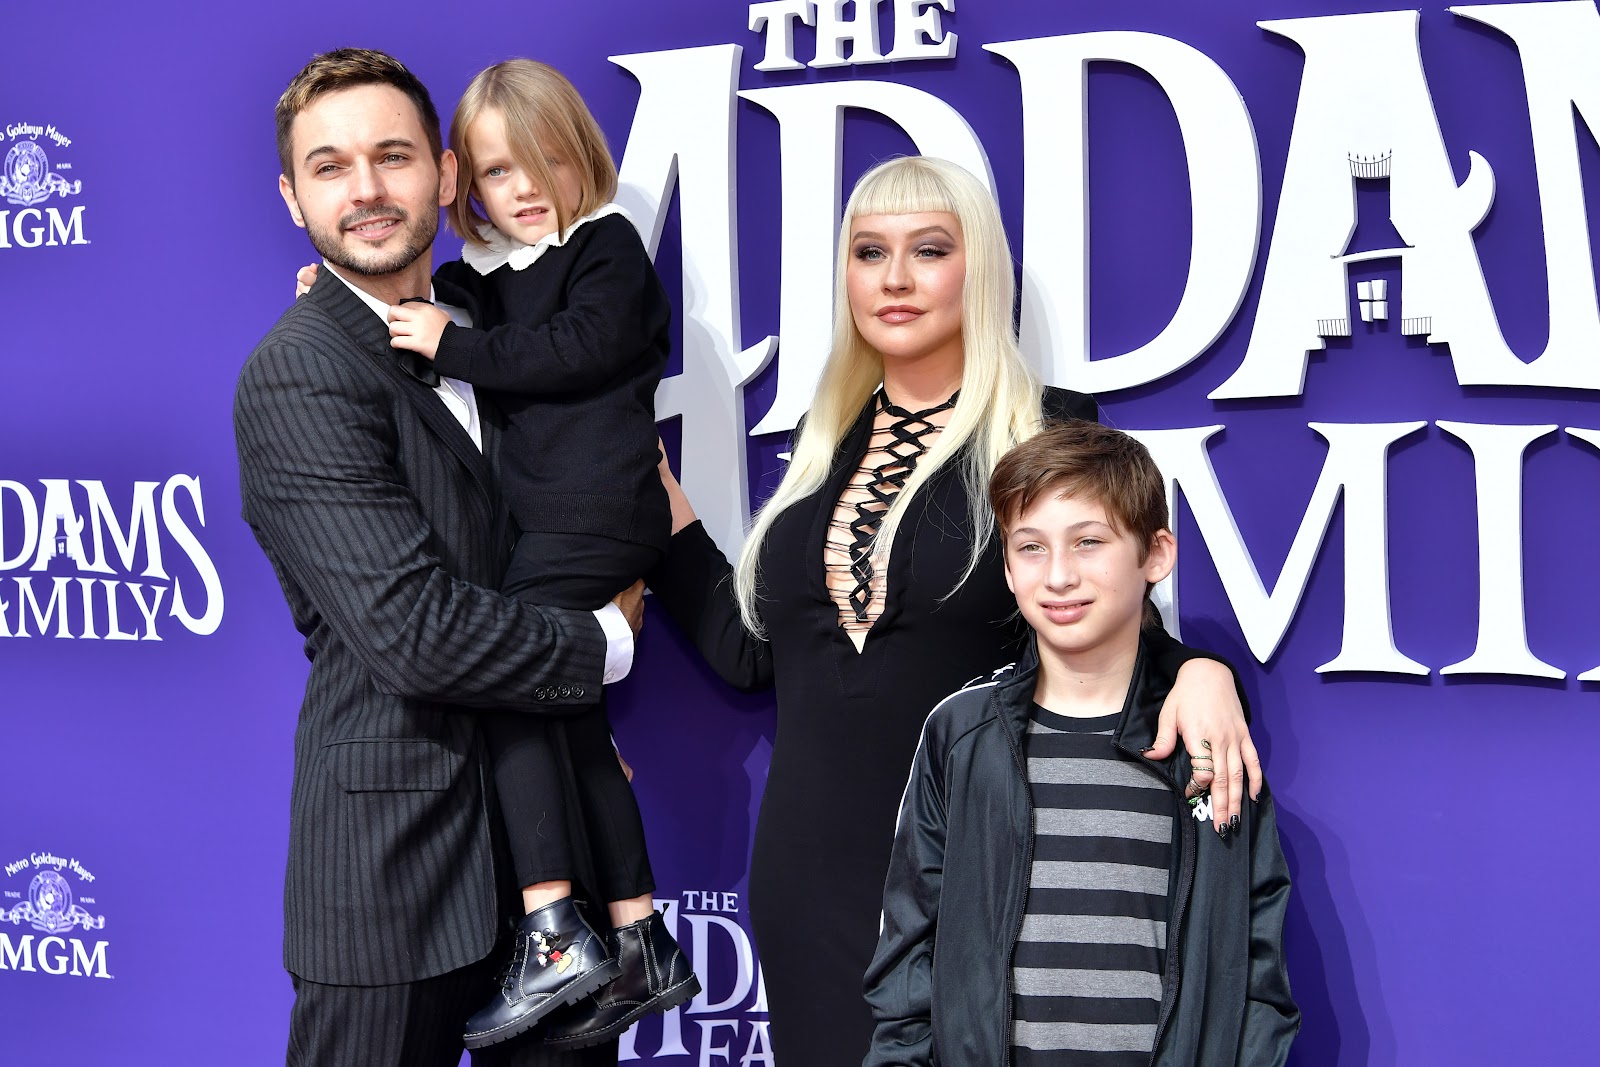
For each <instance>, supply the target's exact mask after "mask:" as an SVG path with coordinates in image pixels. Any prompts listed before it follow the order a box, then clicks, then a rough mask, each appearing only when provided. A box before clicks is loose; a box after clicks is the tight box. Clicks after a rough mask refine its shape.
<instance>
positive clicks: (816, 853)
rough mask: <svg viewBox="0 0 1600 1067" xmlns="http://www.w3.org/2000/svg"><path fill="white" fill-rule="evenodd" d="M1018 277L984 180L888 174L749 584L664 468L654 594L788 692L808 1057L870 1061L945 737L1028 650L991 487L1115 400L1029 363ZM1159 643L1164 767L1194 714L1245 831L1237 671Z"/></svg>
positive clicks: (759, 676)
mask: <svg viewBox="0 0 1600 1067" xmlns="http://www.w3.org/2000/svg"><path fill="white" fill-rule="evenodd" d="M1012 271H1013V266H1012V260H1011V254H1010V249H1009V247H1008V245H1007V242H1006V238H1005V233H1004V230H1003V229H1002V227H1001V222H1000V215H999V210H998V209H997V207H996V205H995V203H994V200H993V198H992V197H991V196H990V195H989V193H988V191H987V190H986V189H985V188H984V187H983V185H982V184H980V183H979V182H978V181H977V180H976V179H974V178H973V177H972V176H971V175H970V174H968V173H967V172H966V171H964V170H962V169H961V168H959V167H957V166H955V165H954V164H951V163H948V162H944V161H941V160H936V159H927V158H919V157H913V158H904V159H896V160H892V161H890V162H888V163H884V164H881V165H880V166H878V167H876V168H874V169H873V170H871V171H870V172H868V173H867V174H866V175H865V176H863V177H862V179H861V181H860V183H859V184H858V185H857V186H856V189H855V192H854V193H853V194H852V195H851V197H850V202H849V204H848V205H847V206H846V208H845V218H844V226H843V228H842V230H841V232H840V235H839V255H838V270H837V278H838V283H837V290H836V298H835V299H836V311H835V315H834V334H833V348H832V351H831V353H830V354H829V357H828V360H827V363H826V365H825V367H824V369H823V373H822V377H821V380H820V382H819V383H818V386H817V393H816V397H815V399H814V401H813V403H812V405H811V409H810V412H809V413H808V415H807V417H806V420H805V422H804V424H803V426H802V427H801V429H800V430H799V431H797V433H798V437H797V440H796V442H795V446H794V449H793V457H792V459H791V461H790V463H789V467H788V470H787V471H786V472H785V474H784V477H783V481H782V482H781V484H780V485H779V486H778V488H777V490H776V491H775V492H774V493H773V495H772V498H771V499H770V500H769V501H768V502H767V503H766V505H765V506H764V507H763V508H762V509H761V511H760V512H759V514H758V515H757V516H756V518H755V522H754V525H753V527H752V529H751V533H750V537H749V540H748V541H747V543H746V545H745V547H744V550H743V552H742V553H741V554H740V557H739V560H738V564H737V566H736V567H735V566H730V564H729V563H728V561H727V560H726V559H725V558H724V557H723V556H722V555H721V553H720V552H719V551H718V550H717V548H716V546H715V545H714V544H713V543H712V542H711V540H710V538H709V537H708V536H707V535H706V533H705V531H704V529H703V528H702V527H701V526H700V524H699V523H698V522H697V521H696V520H695V517H694V512H693V510H692V508H691V507H690V505H689V502H688V500H687V499H686V498H685V497H684V494H683V492H682V489H681V488H680V487H679V486H678V485H677V483H676V482H675V481H674V480H673V479H672V477H671V474H670V472H667V471H665V469H663V480H664V482H666V484H667V492H668V496H669V498H670V500H671V502H672V509H673V539H672V542H671V545H670V546H669V548H668V552H667V556H666V559H665V561H664V562H663V564H662V565H661V566H660V567H658V568H657V569H656V570H655V571H654V572H652V573H651V574H650V575H649V576H648V582H649V584H650V586H651V588H652V589H653V590H654V592H655V593H656V594H657V596H658V597H659V599H660V601H661V602H662V603H663V604H664V605H665V607H666V608H667V610H668V611H669V612H670V613H671V614H672V615H673V617H674V619H675V620H676V621H677V622H678V623H679V624H680V625H681V626H682V627H683V628H684V629H685V631H686V632H687V633H688V634H689V635H690V636H691V637H692V638H693V639H694V641H695V642H696V645H697V647H698V648H699V649H700V651H701V653H702V654H703V655H704V656H705V657H706V659H707V660H708V661H709V662H710V664H711V665H712V667H713V668H714V669H716V670H717V672H718V673H719V674H721V675H722V676H723V678H724V679H725V680H727V681H728V682H729V683H730V684H732V685H735V686H738V687H741V688H757V687H761V686H765V685H768V684H776V686H777V697H778V733H777V740H776V744H775V747H774V749H773V754H772V766H771V771H770V774H769V777H768V780H767V789H766V794H765V796H764V798H763V801H762V807H761V816H760V820H759V824H758V826H757V829H756V838H755V849H754V854H753V856H752V858H751V873H750V899H751V918H752V921H753V924H754V928H755V935H756V941H757V946H758V948H759V951H760V955H761V962H762V967H763V972H764V975H765V979H766V988H767V995H768V1001H769V1004H770V1007H771V1013H772V1016H771V1017H772V1024H773V1025H772V1037H773V1047H774V1051H775V1053H776V1054H777V1056H778V1058H779V1062H782V1063H785V1064H801V1065H809V1064H828V1065H834V1064H848V1063H859V1062H860V1060H861V1058H862V1056H864V1055H865V1053H866V1051H867V1046H868V1043H869V1041H870V1038H871V1035H872V1019H871V1016H870V1014H869V1012H868V1009H867V1006H866V1003H865V1001H864V1000H863V998H862V992H861V987H862V976H863V974H864V972H865V971H866V969H867V965H868V963H869V962H870V961H871V958H872V952H873V948H874V946H875V944H876V941H877V936H878V918H879V912H880V907H881V901H882V894H883V882H884V874H885V871H886V869H887V865H888V858H889V847H890V844H891V842H892V841H893V839H894V829H895V826H894V824H895V815H896V812H897V810H898V807H899V802H900V793H901V790H902V788H903V787H904V784H905V780H906V775H907V772H908V769H909V768H910V765H911V759H912V756H913V754H914V751H915V748H916V744H917V738H918V736H919V732H920V730H921V727H922V723H923V720H924V719H925V718H926V717H927V715H928V712H929V711H930V710H931V709H932V708H933V707H934V705H935V704H936V703H938V701H939V700H940V699H941V698H943V697H944V696H945V695H946V694H948V693H950V692H951V691H953V690H955V689H956V688H958V687H959V686H961V685H962V684H963V683H965V682H967V681H969V680H971V679H972V678H973V677H975V676H976V675H978V674H980V673H983V672H987V671H990V670H993V669H995V668H997V667H999V666H1001V665H1002V664H1004V663H1005V662H1007V660H1009V659H1011V658H1013V655H1014V653H1015V651H1016V648H1017V645H1016V642H1017V641H1018V640H1019V639H1020V637H1021V635H1022V632H1023V631H1022V629H1020V628H1019V624H1018V622H1017V620H1016V618H1015V615H1016V612H1015V608H1016V602H1015V600H1014V599H1012V597H1011V596H1010V594H1009V593H1008V591H1007V589H1006V585H1005V581H1004V580H1003V577H1002V571H1001V557H1000V551H999V545H998V541H997V538H996V537H995V535H994V516H993V515H992V514H991V513H990V510H989V505H988V495H987V485H988V480H989V473H990V471H991V470H992V469H993V467H994V465H995V463H996V462H998V461H999V459H1000V457H1001V456H1002V455H1004V454H1005V452H1006V451H1008V450H1009V449H1010V448H1011V447H1012V446H1013V445H1015V444H1016V443H1018V442H1019V441H1022V440H1024V439H1026V438H1028V437H1031V436H1032V435H1033V434H1035V433H1037V432H1038V431H1039V430H1040V428H1041V426H1042V422H1043V420H1044V419H1046V418H1074V417H1075V418H1087V419H1093V418H1095V417H1096V416H1097V409H1096V406H1095V403H1094V400H1093V399H1092V398H1091V397H1088V396H1085V395H1084V394H1081V393H1074V392H1071V391H1068V390H1064V389H1056V388H1046V387H1044V386H1042V385H1041V384H1040V382H1039V380H1038V379H1037V378H1036V377H1035V375H1034V374H1033V372H1032V371H1031V370H1029V368H1028V366H1027V365H1026V364H1025V363H1024V362H1023V360H1022V357H1021V354H1020V353H1019V351H1018V349H1017V342H1016V333H1015V329H1014V325H1013V317H1012V308H1013V297H1014V293H1015V280H1014V277H1013V273H1012ZM1155 640H1156V641H1157V644H1156V647H1157V648H1158V649H1159V651H1160V654H1161V655H1162V656H1163V657H1170V663H1171V665H1172V666H1173V667H1174V669H1176V668H1177V665H1178V664H1182V667H1181V672H1179V681H1178V684H1177V686H1176V687H1175V688H1174V690H1173V693H1172V696H1171V697H1170V698H1169V700H1168V707H1167V708H1165V709H1164V710H1163V714H1162V720H1161V722H1162V727H1161V735H1160V736H1159V737H1158V740H1157V746H1156V749H1155V750H1154V751H1153V753H1152V754H1154V755H1160V756H1165V755H1166V754H1168V753H1170V751H1171V749H1172V746H1173V744H1174V743H1175V738H1174V736H1173V734H1174V728H1173V725H1172V724H1173V722H1174V720H1176V723H1177V729H1178V730H1179V731H1181V732H1182V734H1183V736H1184V737H1185V738H1188V739H1192V740H1190V742H1189V749H1190V751H1191V752H1193V753H1194V755H1195V756H1197V757H1200V759H1201V764H1200V766H1202V767H1204V766H1205V765H1206V763H1207V762H1208V761H1207V754H1208V753H1213V752H1214V753H1215V757H1214V759H1215V761H1216V762H1217V763H1225V761H1227V762H1226V763H1225V766H1224V767H1217V768H1216V771H1217V772H1219V773H1217V774H1216V778H1217V780H1218V782H1219V783H1220V787H1221V789H1222V790H1223V792H1222V793H1221V796H1220V804H1221V807H1220V808H1219V810H1218V819H1217V824H1216V825H1217V831H1218V832H1219V833H1222V834H1226V833H1228V832H1229V826H1230V822H1229V814H1230V812H1231V811H1236V810H1237V808H1236V807H1234V808H1230V806H1229V805H1230V803H1233V804H1235V805H1236V804H1237V801H1236V800H1233V801H1230V797H1231V795H1232V790H1233V788H1235V787H1237V791H1238V793H1239V794H1241V795H1242V793H1243V788H1242V778H1241V779H1239V780H1237V781H1235V779H1234V778H1233V776H1232V775H1231V774H1228V773H1221V772H1224V771H1225V770H1227V769H1229V768H1230V767H1233V768H1239V767H1243V766H1244V765H1246V764H1248V766H1249V767H1250V768H1251V789H1252V792H1255V791H1258V790H1259V788H1260V786H1259V769H1258V767H1257V766H1256V759H1255V752H1254V749H1253V748H1252V747H1251V745H1250V742H1249V735H1248V730H1247V728H1246V727H1245V724H1244V717H1243V712H1242V710H1241V708H1240V706H1239V703H1238V698H1237V696H1236V694H1235V690H1234V685H1233V680H1232V677H1231V675H1230V674H1229V672H1228V671H1227V669H1226V668H1224V667H1222V666H1220V665H1219V664H1216V663H1215V662H1212V661H1209V660H1204V659H1198V658H1195V657H1196V654H1195V653H1194V652H1192V651H1190V650H1188V649H1186V648H1184V647H1183V646H1182V645H1179V644H1177V643H1176V642H1173V641H1171V640H1170V639H1166V638H1165V637H1164V635H1162V636H1161V637H1159V638H1156V639H1155ZM1202 739H1203V740H1202ZM1241 754H1242V755H1241ZM1208 783H1209V777H1208V778H1207V781H1205V782H1201V783H1198V785H1196V786H1191V791H1194V790H1196V789H1203V788H1204V786H1205V785H1206V784H1208ZM995 951H996V952H1004V951H1007V947H1006V946H1005V945H1001V944H998V943H997V944H996V946H995Z"/></svg>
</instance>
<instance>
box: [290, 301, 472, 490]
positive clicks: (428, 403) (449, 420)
mask: <svg viewBox="0 0 1600 1067" xmlns="http://www.w3.org/2000/svg"><path fill="white" fill-rule="evenodd" d="M438 295H439V296H440V298H441V299H443V300H445V301H446V302H447V303H451V304H455V303H456V300H457V299H466V298H465V294H462V293H459V291H457V290H454V289H451V290H450V291H449V292H443V291H441V292H440V293H439V294H438ZM300 299H302V300H309V301H310V302H311V303H312V304H314V305H316V307H317V308H319V309H320V310H321V311H322V312H323V313H324V314H326V315H327V316H328V317H329V318H331V319H332V320H333V321H334V323H335V325H337V326H338V327H339V329H340V330H342V331H343V332H344V333H345V335H346V336H348V337H349V338H350V339H351V340H352V341H354V342H355V344H356V345H357V346H358V347H359V348H361V350H362V351H364V352H366V353H367V354H368V355H369V356H371V357H372V360H373V362H374V363H376V364H377V366H378V367H379V369H380V370H381V371H383V373H384V374H386V375H387V376H388V377H389V378H390V379H392V380H393V381H394V382H395V383H396V384H397V386H398V388H399V391H400V393H401V395H403V396H404V397H405V398H406V399H407V400H408V401H410V403H411V404H412V406H413V407H415V408H416V409H417V412H418V414H420V415H421V417H422V421H423V422H424V423H425V424H427V426H428V428H429V429H431V430H432V431H433V432H434V433H435V434H436V435H437V436H438V437H439V438H440V440H442V441H443V442H444V443H445V445H446V446H448V447H449V449H450V451H451V452H453V453H455V455H456V457H457V458H458V459H460V460H461V462H462V464H463V465H464V466H465V467H466V468H467V470H468V471H469V472H471V474H472V478H473V480H474V481H475V482H477V483H478V486H479V487H480V488H481V489H482V490H483V492H484V495H485V496H486V497H488V499H489V500H490V501H494V500H496V499H497V498H498V494H497V493H496V491H495V487H494V479H493V476H492V474H491V471H490V460H489V458H488V457H487V456H486V455H485V453H491V454H492V452H491V448H492V446H493V444H495V443H497V442H498V435H497V436H496V437H495V439H494V441H491V439H490V437H488V436H487V435H486V436H485V437H484V442H483V451H479V449H478V446H477V445H475V444H473V443H472V438H471V437H469V436H468V435H467V431H466V430H464V429H462V427H461V423H459V422H457V421H456V417H455V416H454V415H452V414H450V409H448V408H446V407H445V406H444V401H442V400H440V399H439V396H438V394H437V393H435V392H434V391H433V389H432V388H431V387H430V386H428V385H427V384H425V383H424V382H423V380H422V376H421V375H419V374H417V373H416V372H415V370H408V369H406V367H405V366H404V360H402V358H400V357H402V356H414V357H415V359H417V360H422V361H423V362H428V361H427V360H424V359H423V357H421V356H416V355H415V353H408V352H402V351H400V350H398V349H395V348H392V347H390V345H389V327H388V325H387V324H386V323H385V322H384V321H383V319H381V318H379V317H378V316H377V315H376V314H374V313H373V310H372V308H370V307H368V306H367V305H366V303H365V302H364V301H363V300H362V299H361V298H360V297H359V296H357V295H356V293H355V290H354V289H352V288H351V287H350V285H349V284H348V283H347V282H345V281H344V280H343V279H341V278H339V277H338V276H337V275H335V274H334V272H333V271H331V270H322V271H318V272H317V280H316V283H315V284H313V285H312V286H311V290H310V291H309V292H307V293H306V295H305V296H303V297H301V298H300ZM457 306H461V307H466V308H467V310H468V311H475V310H476V308H475V307H474V306H473V305H472V304H471V303H466V304H459V305H457ZM435 380H437V375H435ZM481 409H482V405H480V414H481ZM480 422H481V423H485V424H486V423H487V422H488V420H487V419H480Z"/></svg>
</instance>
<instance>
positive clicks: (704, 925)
mask: <svg viewBox="0 0 1600 1067" xmlns="http://www.w3.org/2000/svg"><path fill="white" fill-rule="evenodd" d="M684 919H686V920H687V921H688V923H689V928H690V930H692V931H693V937H692V939H691V944H692V958H693V965H694V971H695V973H696V974H698V975H701V976H703V978H704V980H705V988H704V989H702V990H701V991H700V993H699V994H698V995H697V996H696V997H695V998H694V1001H693V1002H692V1003H691V1004H690V1005H689V1014H690V1015H705V1014H708V1013H710V1012H717V1011H729V1010H732V1009H734V1008H735V1007H736V1006H737V1005H738V1004H740V1003H741V1002H743V1000H744V998H745V997H747V996H749V995H750V987H751V986H752V985H754V984H755V953H754V952H752V951H751V948H750V938H749V935H747V934H746V933H745V932H744V928H743V927H742V926H740V925H739V924H738V923H736V922H734V921H733V920H732V919H729V918H726V917H725V916H722V915H685V916H684ZM713 928H717V929H720V930H722V931H723V932H724V933H726V934H727V935H728V937H729V939H730V940H731V941H732V943H733V949H734V956H735V958H736V960H737V961H738V963H737V971H736V972H735V975H734V982H733V990H732V992H730V993H729V994H728V995H727V996H725V997H723V998H722V999H721V1000H719V1001H717V1002H716V1003H715V1004H713V1003H712V1002H711V981H710V975H711V968H710V967H709V963H710V960H711V930H712V929H713Z"/></svg>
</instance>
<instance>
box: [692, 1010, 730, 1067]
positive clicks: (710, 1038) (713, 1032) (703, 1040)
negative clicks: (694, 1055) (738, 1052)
mask: <svg viewBox="0 0 1600 1067" xmlns="http://www.w3.org/2000/svg"><path fill="white" fill-rule="evenodd" d="M699 1023H700V1067H711V1057H712V1056H718V1057H720V1058H721V1059H722V1062H724V1063H731V1062H732V1061H733V1052H732V1051H731V1050H730V1049H729V1047H728V1046H727V1045H716V1044H713V1043H712V1042H714V1041H716V1039H717V1027H719V1026H726V1027H727V1028H728V1029H729V1030H732V1031H733V1036H734V1037H738V1036H739V1020H738V1019H701V1020H699Z"/></svg>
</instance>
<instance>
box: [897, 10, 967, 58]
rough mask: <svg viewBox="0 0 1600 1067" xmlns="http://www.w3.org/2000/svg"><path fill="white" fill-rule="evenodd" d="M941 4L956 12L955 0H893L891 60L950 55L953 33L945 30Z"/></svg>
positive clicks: (950, 11)
mask: <svg viewBox="0 0 1600 1067" xmlns="http://www.w3.org/2000/svg"><path fill="white" fill-rule="evenodd" d="M940 8H943V9H944V10H945V11H946V12H948V13H949V14H952V15H953V14H955V11H956V0H894V50H893V51H891V52H890V53H889V55H888V59H889V61H890V62H891V63H897V62H900V61H901V60H911V59H951V58H953V57H954V56H955V54H956V35H955V34H954V33H945V32H944V25H943V23H942V22H941V15H940V10H939V9H940Z"/></svg>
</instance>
